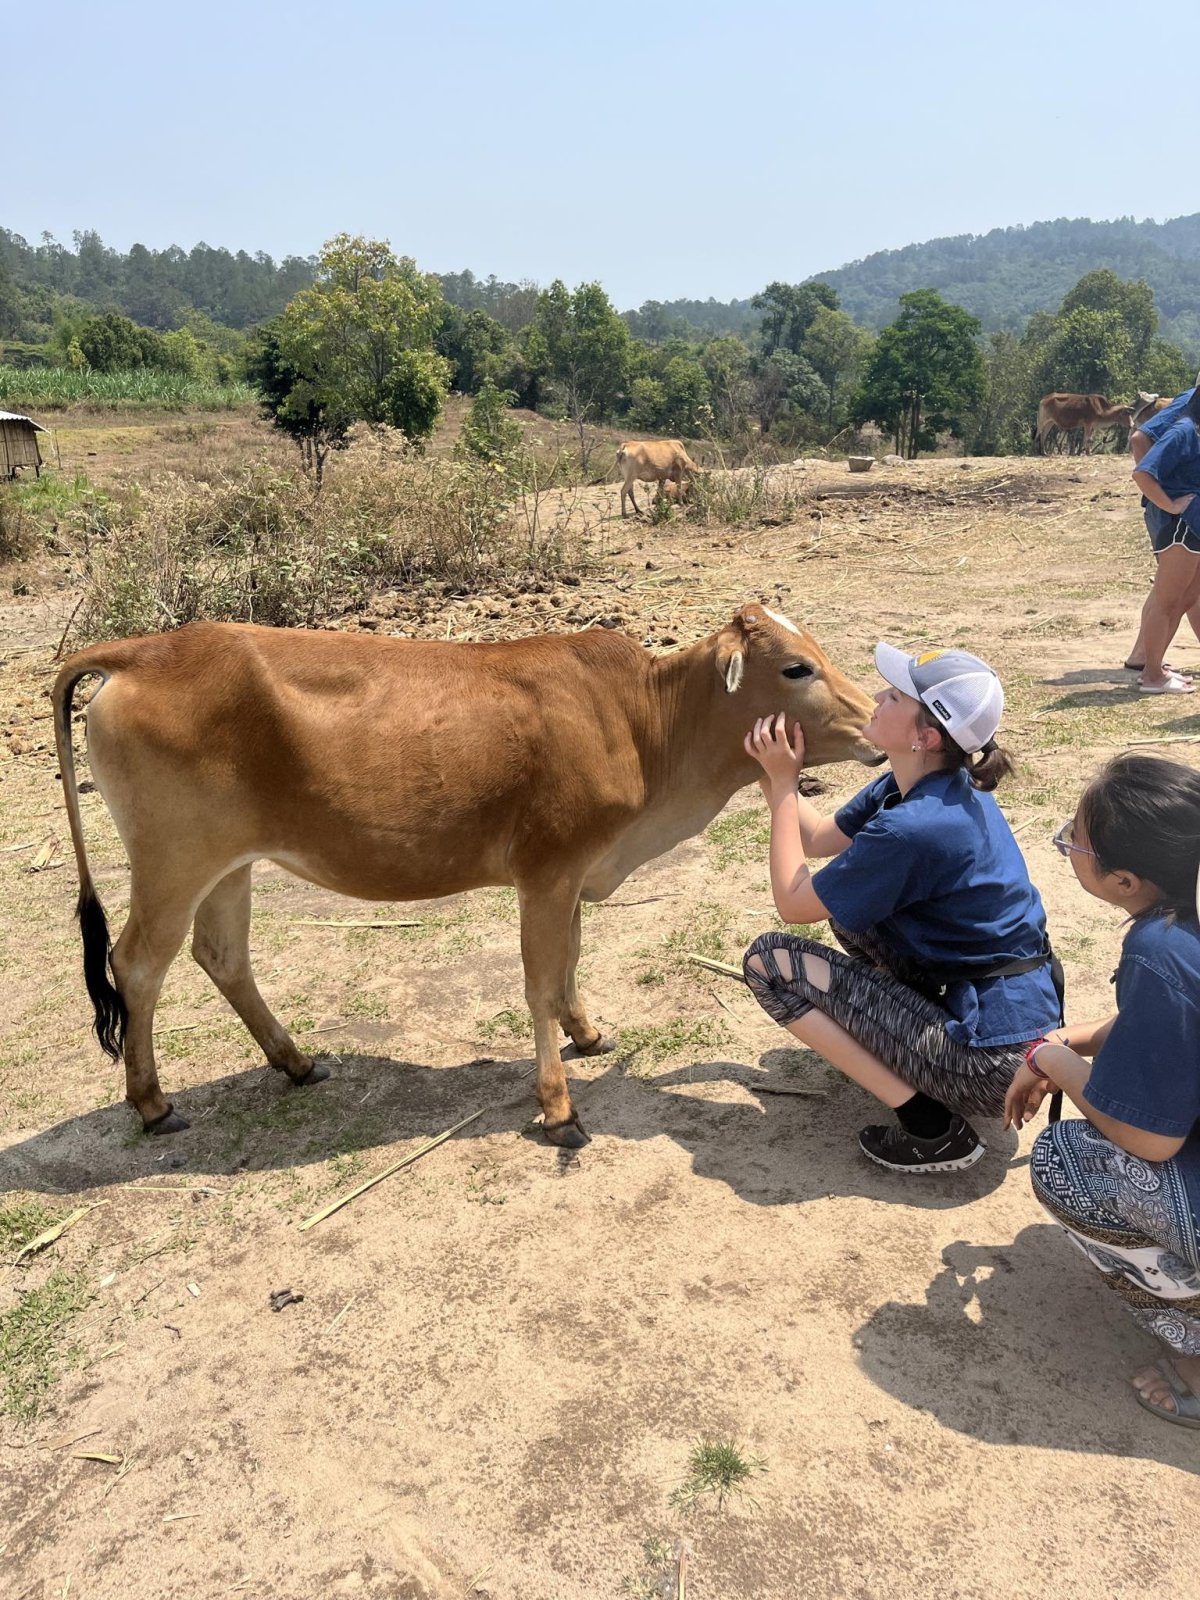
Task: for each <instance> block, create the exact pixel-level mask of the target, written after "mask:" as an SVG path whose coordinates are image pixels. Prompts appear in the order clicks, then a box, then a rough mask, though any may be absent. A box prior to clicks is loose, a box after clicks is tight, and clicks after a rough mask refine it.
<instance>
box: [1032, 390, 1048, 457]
mask: <svg viewBox="0 0 1200 1600" xmlns="http://www.w3.org/2000/svg"><path fill="white" fill-rule="evenodd" d="M1049 435H1050V414H1049V412H1048V410H1047V409H1046V402H1045V401H1044V400H1043V401H1041V402H1040V403H1039V405H1038V414H1037V421H1036V422H1035V423H1034V425H1033V448H1034V451H1035V453H1036V454H1037V455H1044V454H1045V453H1046V440H1047V439H1048V438H1049Z"/></svg>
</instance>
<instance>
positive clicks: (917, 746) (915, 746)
mask: <svg viewBox="0 0 1200 1600" xmlns="http://www.w3.org/2000/svg"><path fill="white" fill-rule="evenodd" d="M908 748H909V749H910V750H912V751H913V752H914V754H915V752H916V751H918V750H919V749H920V748H921V746H920V745H919V744H910V745H909V747H908Z"/></svg>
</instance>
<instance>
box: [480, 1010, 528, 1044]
mask: <svg viewBox="0 0 1200 1600" xmlns="http://www.w3.org/2000/svg"><path fill="white" fill-rule="evenodd" d="M532 1026H533V1024H532V1022H531V1021H530V1017H529V1013H528V1011H522V1010H520V1009H518V1008H517V1007H516V1006H508V1007H506V1008H505V1010H503V1011H497V1013H496V1015H495V1016H494V1017H489V1018H488V1019H487V1021H486V1022H481V1023H479V1024H478V1025H477V1027H476V1029H475V1031H476V1033H477V1034H478V1035H479V1037H480V1038H481V1039H484V1040H487V1041H488V1042H490V1041H491V1040H493V1039H500V1038H512V1037H514V1036H515V1035H519V1034H522V1033H528V1032H529V1030H530V1028H531V1027H532Z"/></svg>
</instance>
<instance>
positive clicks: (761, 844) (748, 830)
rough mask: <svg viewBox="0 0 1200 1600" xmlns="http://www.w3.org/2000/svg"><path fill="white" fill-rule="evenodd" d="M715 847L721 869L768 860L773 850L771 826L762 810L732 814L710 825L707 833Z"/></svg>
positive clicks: (705, 838)
mask: <svg viewBox="0 0 1200 1600" xmlns="http://www.w3.org/2000/svg"><path fill="white" fill-rule="evenodd" d="M704 840H705V843H706V844H709V845H711V846H712V847H713V850H714V851H715V857H716V866H717V868H718V870H723V869H724V868H725V867H735V866H738V867H740V866H750V865H751V864H752V863H754V862H756V861H765V860H766V858H767V852H768V850H769V849H770V847H771V824H770V821H769V819H767V818H766V817H764V815H763V813H762V812H761V811H731V812H729V814H728V815H727V816H723V817H718V818H717V820H716V821H715V822H713V823H710V824H709V826H708V828H707V830H706V831H705V834H704Z"/></svg>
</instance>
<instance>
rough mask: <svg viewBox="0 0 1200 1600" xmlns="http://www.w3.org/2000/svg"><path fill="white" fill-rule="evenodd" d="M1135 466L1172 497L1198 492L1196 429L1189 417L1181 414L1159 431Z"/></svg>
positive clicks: (1199, 439)
mask: <svg viewBox="0 0 1200 1600" xmlns="http://www.w3.org/2000/svg"><path fill="white" fill-rule="evenodd" d="M1136 470H1137V471H1138V472H1148V473H1149V474H1150V476H1151V477H1152V478H1154V479H1156V480H1157V482H1158V483H1159V485H1160V486H1161V488H1162V489H1163V492H1164V493H1166V494H1169V495H1170V496H1171V498H1172V499H1173V500H1174V499H1178V497H1179V496H1180V495H1184V494H1200V433H1197V431H1196V425H1195V423H1194V422H1193V421H1192V419H1191V418H1190V417H1183V418H1182V419H1181V420H1177V421H1176V422H1175V423H1174V424H1173V425H1172V426H1171V427H1169V428H1168V429H1167V431H1166V432H1165V433H1163V434H1161V435H1160V436H1159V438H1158V440H1157V442H1156V443H1155V444H1154V445H1152V446H1151V448H1150V449H1149V450H1147V452H1146V454H1145V455H1144V456H1143V457H1142V459H1141V460H1140V461H1139V462H1138V464H1137V468H1136ZM1188 509H1189V510H1190V509H1191V508H1190V507H1189V508H1188ZM1189 520H1190V519H1189Z"/></svg>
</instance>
